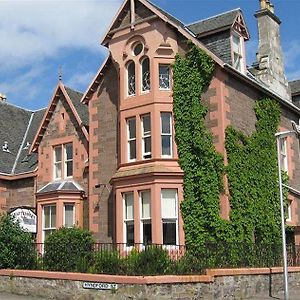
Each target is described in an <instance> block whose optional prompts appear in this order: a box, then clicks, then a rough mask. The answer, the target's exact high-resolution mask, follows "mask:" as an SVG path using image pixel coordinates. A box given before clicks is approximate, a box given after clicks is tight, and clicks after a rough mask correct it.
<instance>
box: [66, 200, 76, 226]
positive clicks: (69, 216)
mask: <svg viewBox="0 0 300 300" xmlns="http://www.w3.org/2000/svg"><path fill="white" fill-rule="evenodd" d="M64 208H65V209H64V226H65V227H68V228H69V227H73V226H74V225H75V209H74V208H75V207H74V204H65V206H64Z"/></svg>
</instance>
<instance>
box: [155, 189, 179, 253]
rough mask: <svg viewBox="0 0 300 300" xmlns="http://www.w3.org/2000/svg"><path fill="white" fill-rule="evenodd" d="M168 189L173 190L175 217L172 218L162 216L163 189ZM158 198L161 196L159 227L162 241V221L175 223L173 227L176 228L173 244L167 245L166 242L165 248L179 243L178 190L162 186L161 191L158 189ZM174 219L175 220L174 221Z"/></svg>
mask: <svg viewBox="0 0 300 300" xmlns="http://www.w3.org/2000/svg"><path fill="white" fill-rule="evenodd" d="M165 190H166V191H169V190H172V191H175V212H176V215H175V217H173V218H164V212H163V205H162V203H163V200H164V198H163V191H165ZM160 195H161V196H160V198H161V200H160V201H161V228H162V243H163V241H164V236H163V234H164V233H163V224H164V223H175V228H176V232H175V244H174V245H173V244H172V245H171V244H170V245H167V244H164V246H165V247H167V248H172V247H174V246H176V245H178V244H179V223H178V215H179V213H178V190H177V189H173V188H162V189H161V191H160ZM174 221H175V222H174Z"/></svg>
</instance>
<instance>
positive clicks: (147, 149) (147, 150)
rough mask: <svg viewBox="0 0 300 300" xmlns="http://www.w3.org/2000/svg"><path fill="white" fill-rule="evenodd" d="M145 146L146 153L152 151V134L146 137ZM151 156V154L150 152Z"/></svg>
mask: <svg viewBox="0 0 300 300" xmlns="http://www.w3.org/2000/svg"><path fill="white" fill-rule="evenodd" d="M144 147H145V150H144V152H145V153H150V152H151V136H149V137H146V138H144ZM150 157H151V154H150Z"/></svg>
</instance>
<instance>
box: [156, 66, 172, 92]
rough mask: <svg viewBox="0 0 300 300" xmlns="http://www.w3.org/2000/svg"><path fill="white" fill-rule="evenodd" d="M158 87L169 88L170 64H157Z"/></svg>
mask: <svg viewBox="0 0 300 300" xmlns="http://www.w3.org/2000/svg"><path fill="white" fill-rule="evenodd" d="M158 69H159V89H161V90H170V88H171V72H170V65H163V64H159V67H158Z"/></svg>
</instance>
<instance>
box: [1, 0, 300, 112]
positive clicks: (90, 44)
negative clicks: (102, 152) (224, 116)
mask: <svg viewBox="0 0 300 300" xmlns="http://www.w3.org/2000/svg"><path fill="white" fill-rule="evenodd" d="M122 2H123V1H122V0H35V1H33V0H31V1H29V0H18V1H17V0H0V41H1V46H0V93H2V94H5V95H6V96H7V102H8V103H12V104H14V105H17V106H20V107H23V108H27V109H29V110H36V109H40V108H42V107H46V106H47V105H48V103H49V101H50V100H51V98H52V95H53V93H54V89H55V87H56V85H57V82H58V74H59V69H60V68H61V70H62V81H63V83H64V84H65V85H66V86H69V87H71V88H73V89H76V90H79V91H81V92H85V91H86V89H87V87H88V86H89V84H90V83H91V81H92V79H93V77H94V76H95V74H96V73H97V71H98V69H99V67H100V66H101V64H102V62H103V60H104V59H105V57H106V56H107V54H108V52H107V49H106V48H104V47H102V46H101V45H100V40H101V38H102V37H103V35H104V33H105V32H106V31H107V29H108V26H109V25H110V24H111V22H112V20H113V18H114V15H115V14H116V12H117V11H118V9H119V7H120V6H121V3H122ZM152 2H153V3H155V4H156V5H158V6H160V7H161V8H163V9H164V10H166V11H167V12H168V13H170V14H172V15H173V16H175V17H177V18H178V19H179V20H181V21H182V22H184V23H186V24H189V23H192V22H195V21H197V20H201V19H205V18H208V17H210V16H213V15H216V14H219V13H222V12H225V11H228V10H232V9H235V8H238V7H239V8H241V9H242V11H243V14H244V17H245V20H246V24H247V26H248V29H249V32H250V40H249V41H248V42H247V44H246V45H247V63H248V65H251V64H252V63H253V62H254V61H255V53H256V51H257V47H258V38H257V23H256V19H255V17H254V13H255V11H257V10H258V9H259V0H152ZM272 3H273V4H274V5H275V14H276V15H277V16H278V17H279V18H280V19H281V21H282V24H281V41H282V47H283V51H284V55H285V66H286V74H287V77H288V79H289V80H294V79H298V78H300V68H299V67H300V30H299V28H300V19H299V17H298V15H299V11H300V1H299V0H273V1H272Z"/></svg>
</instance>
